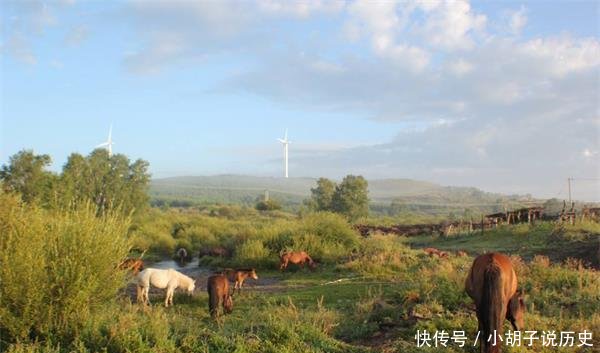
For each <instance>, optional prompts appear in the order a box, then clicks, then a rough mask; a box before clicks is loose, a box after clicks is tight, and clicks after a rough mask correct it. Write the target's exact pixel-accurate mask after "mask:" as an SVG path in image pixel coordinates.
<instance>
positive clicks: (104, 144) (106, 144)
mask: <svg viewBox="0 0 600 353" xmlns="http://www.w3.org/2000/svg"><path fill="white" fill-rule="evenodd" d="M104 146H108V142H102V143H101V144H99V145H98V146H96V147H94V148H100V147H104Z"/></svg>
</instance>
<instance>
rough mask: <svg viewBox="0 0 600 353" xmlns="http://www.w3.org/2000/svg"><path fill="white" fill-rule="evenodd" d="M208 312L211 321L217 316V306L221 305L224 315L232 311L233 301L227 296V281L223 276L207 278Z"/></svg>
mask: <svg viewBox="0 0 600 353" xmlns="http://www.w3.org/2000/svg"><path fill="white" fill-rule="evenodd" d="M207 291H208V311H209V312H210V316H211V317H212V318H213V319H216V318H217V317H218V316H219V304H221V305H223V311H224V313H225V314H229V313H231V312H232V311H233V300H232V299H231V295H229V281H228V280H227V277H226V276H225V275H212V276H210V277H208V283H207Z"/></svg>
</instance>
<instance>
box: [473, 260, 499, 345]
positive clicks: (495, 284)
mask: <svg viewBox="0 0 600 353" xmlns="http://www.w3.org/2000/svg"><path fill="white" fill-rule="evenodd" d="M479 308H480V313H479V315H480V319H481V329H482V332H481V336H482V337H480V338H481V344H482V346H485V347H488V348H487V349H488V350H486V352H497V351H499V349H500V346H499V341H496V345H495V346H489V344H490V342H488V341H487V340H488V338H489V337H490V336H491V335H493V334H494V330H495V331H496V333H495V334H496V335H500V334H501V332H500V330H501V329H502V323H503V320H504V316H503V315H502V309H503V301H502V277H501V275H500V268H499V267H498V266H495V265H493V264H492V265H491V266H490V267H488V268H486V269H485V271H484V273H483V293H482V296H481V303H480V305H479Z"/></svg>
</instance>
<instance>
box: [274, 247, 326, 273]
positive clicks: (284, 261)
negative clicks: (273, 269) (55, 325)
mask: <svg viewBox="0 0 600 353" xmlns="http://www.w3.org/2000/svg"><path fill="white" fill-rule="evenodd" d="M290 262H291V263H293V264H296V265H298V266H300V267H301V268H304V264H305V263H308V267H310V268H311V269H314V268H315V267H317V264H316V263H315V262H314V261H313V259H311V258H310V256H308V254H307V253H306V252H305V251H288V252H284V253H283V254H281V255H280V256H279V270H280V271H283V270H285V269H286V268H287V266H288V263H290Z"/></svg>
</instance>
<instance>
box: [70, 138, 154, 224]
mask: <svg viewBox="0 0 600 353" xmlns="http://www.w3.org/2000/svg"><path fill="white" fill-rule="evenodd" d="M148 166H149V165H148V162H146V161H144V160H141V159H138V160H137V161H135V162H133V163H130V161H129V158H127V157H126V156H125V155H122V154H117V155H113V156H111V157H109V156H108V152H107V151H105V150H101V149H97V150H95V151H93V152H92V153H91V154H90V155H89V156H87V157H83V156H81V155H79V154H77V153H73V154H71V155H70V156H69V159H68V161H67V163H66V164H65V166H64V168H63V173H62V175H61V183H60V184H61V185H60V186H61V188H62V189H63V190H64V192H63V194H64V195H65V197H64V201H65V202H67V203H79V202H82V201H84V202H88V201H89V202H92V203H94V204H95V205H96V206H97V210H98V213H99V214H102V213H104V212H106V211H107V210H109V209H112V208H115V207H121V208H122V210H123V211H124V212H126V213H129V212H131V211H133V210H140V209H143V208H144V207H146V206H147V204H148V194H147V191H148V184H149V182H150V174H148Z"/></svg>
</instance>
